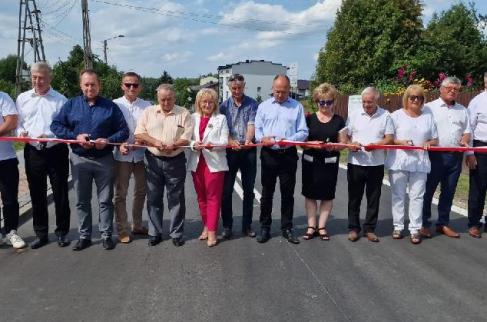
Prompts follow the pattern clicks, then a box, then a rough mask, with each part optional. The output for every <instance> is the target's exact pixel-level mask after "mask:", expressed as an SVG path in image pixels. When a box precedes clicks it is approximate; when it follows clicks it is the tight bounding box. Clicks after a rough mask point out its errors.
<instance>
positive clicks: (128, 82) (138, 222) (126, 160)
mask: <svg viewBox="0 0 487 322" xmlns="http://www.w3.org/2000/svg"><path fill="white" fill-rule="evenodd" d="M121 88H122V91H123V96H122V97H120V98H117V99H115V100H113V102H115V103H116V104H117V105H118V107H120V110H121V111H122V113H123V116H124V118H125V121H126V122H127V126H128V128H129V139H128V140H127V142H126V143H129V144H133V143H135V136H134V132H135V127H136V126H137V120H138V119H139V117H140V116H141V115H142V112H143V111H144V110H145V109H146V108H147V107H148V106H150V105H151V103H150V102H148V101H145V100H143V99H141V98H139V97H138V96H139V94H140V92H141V91H142V84H141V83H140V76H139V75H138V74H137V73H134V72H127V73H125V74H123V76H122V85H121ZM144 152H145V149H138V148H135V149H134V148H128V147H127V145H126V144H122V145H121V146H120V149H115V153H114V157H115V223H116V226H117V231H118V240H119V241H120V242H122V243H130V241H131V240H132V236H131V235H130V233H129V231H130V230H129V225H128V221H127V202H126V200H127V190H128V187H129V182H130V177H131V176H132V174H133V175H134V199H133V205H132V234H134V235H147V228H146V227H144V226H143V225H142V210H143V209H144V201H145V174H144Z"/></svg>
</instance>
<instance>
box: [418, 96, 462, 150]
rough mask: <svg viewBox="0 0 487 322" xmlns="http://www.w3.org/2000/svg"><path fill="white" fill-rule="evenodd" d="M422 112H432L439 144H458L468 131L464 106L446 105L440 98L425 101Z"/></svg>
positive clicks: (451, 145)
mask: <svg viewBox="0 0 487 322" xmlns="http://www.w3.org/2000/svg"><path fill="white" fill-rule="evenodd" d="M423 112H424V113H432V114H433V118H434V120H435V125H436V129H437V131H438V142H439V146H444V147H455V146H460V144H459V143H460V140H461V139H462V136H463V135H464V134H468V133H470V132H471V131H470V121H469V117H468V112H467V109H466V108H465V106H463V105H461V104H458V103H455V105H453V106H448V105H447V104H446V103H445V102H444V101H443V100H442V99H441V98H438V99H437V100H434V101H432V102H429V103H427V104H426V105H425V106H424V108H423Z"/></svg>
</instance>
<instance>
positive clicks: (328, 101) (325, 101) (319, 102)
mask: <svg viewBox="0 0 487 322" xmlns="http://www.w3.org/2000/svg"><path fill="white" fill-rule="evenodd" d="M334 102H335V100H322V101H318V104H319V105H320V106H331V105H333V103H334Z"/></svg>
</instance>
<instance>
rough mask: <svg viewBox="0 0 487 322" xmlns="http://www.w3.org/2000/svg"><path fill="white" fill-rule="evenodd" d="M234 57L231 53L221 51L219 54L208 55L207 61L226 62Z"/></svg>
mask: <svg viewBox="0 0 487 322" xmlns="http://www.w3.org/2000/svg"><path fill="white" fill-rule="evenodd" d="M232 59H233V55H231V54H229V53H224V52H222V51H221V52H219V53H217V54H214V55H211V56H208V57H207V58H206V60H207V61H210V62H220V63H221V62H224V61H229V60H232Z"/></svg>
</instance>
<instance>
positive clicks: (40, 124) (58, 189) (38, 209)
mask: <svg viewBox="0 0 487 322" xmlns="http://www.w3.org/2000/svg"><path fill="white" fill-rule="evenodd" d="M31 80H32V89H31V90H28V91H26V92H24V93H22V94H20V95H19V97H17V109H18V111H19V125H18V128H17V133H18V135H20V136H28V137H33V138H54V137H55V135H54V134H53V133H52V132H51V129H50V126H51V123H52V120H53V119H54V117H55V116H56V115H57V114H58V113H59V111H60V110H61V107H62V106H63V104H64V103H65V102H66V97H64V95H62V94H60V93H58V92H57V91H55V90H54V89H52V87H51V80H52V69H51V67H50V66H49V64H47V63H46V62H37V63H35V64H33V65H32V67H31ZM68 156H69V151H68V147H67V145H66V144H59V143H51V142H49V143H47V144H45V143H38V142H31V143H28V144H26V145H25V147H24V159H25V172H26V174H27V182H28V183H29V190H30V198H31V201H32V222H33V226H34V232H35V234H36V236H37V238H36V239H35V240H34V241H33V242H32V243H31V244H30V247H31V248H32V249H37V248H39V247H42V246H44V245H46V244H47V243H48V242H49V238H48V233H49V231H48V230H49V213H48V210H47V177H49V180H50V182H51V187H52V191H53V196H54V205H55V212H56V230H55V233H56V236H57V243H58V245H59V246H60V247H66V246H68V245H69V240H67V239H66V235H67V234H68V232H69V227H70V218H71V211H70V208H69V199H68V175H69V159H68Z"/></svg>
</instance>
